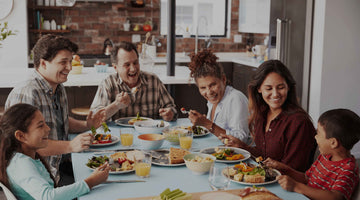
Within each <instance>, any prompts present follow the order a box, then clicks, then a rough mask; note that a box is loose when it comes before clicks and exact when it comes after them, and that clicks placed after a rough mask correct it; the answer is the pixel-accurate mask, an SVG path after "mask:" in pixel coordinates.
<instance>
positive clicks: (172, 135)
mask: <svg viewBox="0 0 360 200" xmlns="http://www.w3.org/2000/svg"><path fill="white" fill-rule="evenodd" d="M187 132H188V130H185V129H184V128H183V126H174V127H167V128H165V129H164V130H163V131H162V134H163V135H164V136H165V140H167V141H169V142H170V143H171V144H173V145H178V144H179V134H180V133H187Z"/></svg>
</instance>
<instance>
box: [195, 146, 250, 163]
mask: <svg viewBox="0 0 360 200" xmlns="http://www.w3.org/2000/svg"><path fill="white" fill-rule="evenodd" d="M200 153H206V154H211V155H213V156H215V157H216V162H224V163H237V162H241V161H244V160H247V159H248V158H250V156H251V155H250V153H249V152H248V151H246V150H244V149H240V148H235V147H211V148H205V149H202V150H200Z"/></svg>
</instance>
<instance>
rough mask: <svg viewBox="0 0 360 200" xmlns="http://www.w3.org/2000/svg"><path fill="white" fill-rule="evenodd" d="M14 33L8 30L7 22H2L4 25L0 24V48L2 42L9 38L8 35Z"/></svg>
mask: <svg viewBox="0 0 360 200" xmlns="http://www.w3.org/2000/svg"><path fill="white" fill-rule="evenodd" d="M15 32H16V31H12V30H10V29H9V27H8V23H7V22H4V23H1V22H0V48H1V46H2V43H3V41H4V40H5V39H6V38H7V37H9V36H10V35H16V34H15Z"/></svg>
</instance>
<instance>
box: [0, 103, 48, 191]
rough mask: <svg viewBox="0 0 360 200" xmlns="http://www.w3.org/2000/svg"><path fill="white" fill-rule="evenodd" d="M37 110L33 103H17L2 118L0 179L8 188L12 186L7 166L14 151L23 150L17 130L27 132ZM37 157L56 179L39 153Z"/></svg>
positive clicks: (0, 128) (0, 124)
mask: <svg viewBox="0 0 360 200" xmlns="http://www.w3.org/2000/svg"><path fill="white" fill-rule="evenodd" d="M36 111H38V109H37V108H36V107H34V106H32V105H29V104H16V105H14V106H12V107H10V108H9V109H8V110H6V112H5V113H4V115H3V117H2V118H1V120H0V181H1V182H2V183H3V184H4V185H5V186H6V187H8V188H10V184H9V178H8V176H7V173H6V168H7V167H8V166H9V163H10V160H11V158H12V156H13V154H14V152H16V151H17V152H21V142H20V141H19V140H17V139H16V138H15V132H16V131H17V130H20V131H22V132H24V133H26V132H27V131H28V127H29V126H30V124H31V121H32V120H33V118H34V114H35V112H36ZM36 158H38V159H40V160H41V162H42V163H43V164H44V165H45V167H46V169H47V170H48V172H49V174H50V176H51V178H52V179H53V180H54V178H53V177H52V175H51V173H50V170H49V166H48V164H47V163H46V162H45V161H44V160H43V159H42V158H41V157H40V155H39V154H36ZM54 183H55V181H54Z"/></svg>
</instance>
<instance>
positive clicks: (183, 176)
mask: <svg viewBox="0 0 360 200" xmlns="http://www.w3.org/2000/svg"><path fill="white" fill-rule="evenodd" d="M107 124H108V127H109V129H110V130H111V132H110V133H111V134H112V135H114V136H117V137H119V138H120V130H121V129H124V128H129V127H125V126H120V125H117V124H116V123H115V122H108V123H107ZM191 125H192V124H191V122H190V120H189V119H188V118H180V119H177V120H176V121H172V122H170V126H171V127H172V126H191ZM89 132H90V131H89ZM137 135H140V133H138V132H136V131H135V132H134V142H133V145H132V146H131V147H130V148H131V149H138V150H142V146H141V143H140V141H139V139H138V138H137ZM75 136H76V134H70V139H72V138H74V137H75ZM220 145H223V143H222V142H221V141H220V140H219V139H218V138H217V137H216V136H215V135H213V134H207V135H205V136H202V137H194V139H193V144H192V148H191V151H194V152H198V151H199V150H201V149H204V148H209V147H217V146H220ZM170 147H175V148H180V146H179V145H173V144H171V143H170V142H168V141H166V140H165V141H164V143H163V144H162V146H161V149H169V148H170ZM91 149H95V150H94V151H83V152H79V153H71V159H72V166H73V172H74V178H75V181H76V182H77V181H81V180H84V179H85V178H87V177H88V176H90V174H91V173H92V172H93V170H92V169H90V168H89V167H87V166H86V163H87V162H88V159H91V158H92V156H99V152H97V151H99V150H126V149H129V147H124V146H122V145H121V142H117V143H114V144H112V145H105V146H101V147H96V148H95V147H91ZM250 162H254V161H252V160H250ZM235 164H237V163H235ZM227 165H228V166H233V165H234V163H229V164H227ZM208 176H209V174H208V173H206V174H202V175H196V174H193V173H192V171H190V170H189V169H188V168H187V167H186V166H185V165H180V166H161V165H155V164H152V166H151V172H150V176H149V177H148V178H140V177H137V176H136V175H135V172H129V173H122V174H110V175H109V177H108V180H109V181H117V180H144V181H145V182H130V183H117V182H113V183H106V184H100V185H97V186H95V187H93V188H92V189H91V191H90V192H89V193H87V194H85V195H83V196H81V197H79V198H78V199H79V200H99V199H114V200H115V199H129V198H135V197H144V198H141V199H144V200H147V199H148V200H151V196H157V195H159V194H160V193H161V192H163V191H164V190H165V189H167V188H169V189H171V190H174V189H178V188H179V189H180V190H182V191H184V192H186V193H197V192H209V191H212V189H211V187H210V185H209V182H208ZM245 187H249V185H243V184H240V183H237V182H231V183H230V185H229V187H228V188H227V189H228V190H234V189H244V188H245ZM250 187H251V186H250ZM260 187H265V188H266V189H268V190H269V191H271V192H272V193H274V194H276V195H277V196H278V197H280V198H282V199H291V200H302V199H307V198H306V197H305V196H303V195H301V194H298V193H295V192H288V191H286V190H284V189H282V188H281V186H280V185H279V184H278V183H277V182H275V183H272V184H264V185H261V186H260Z"/></svg>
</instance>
